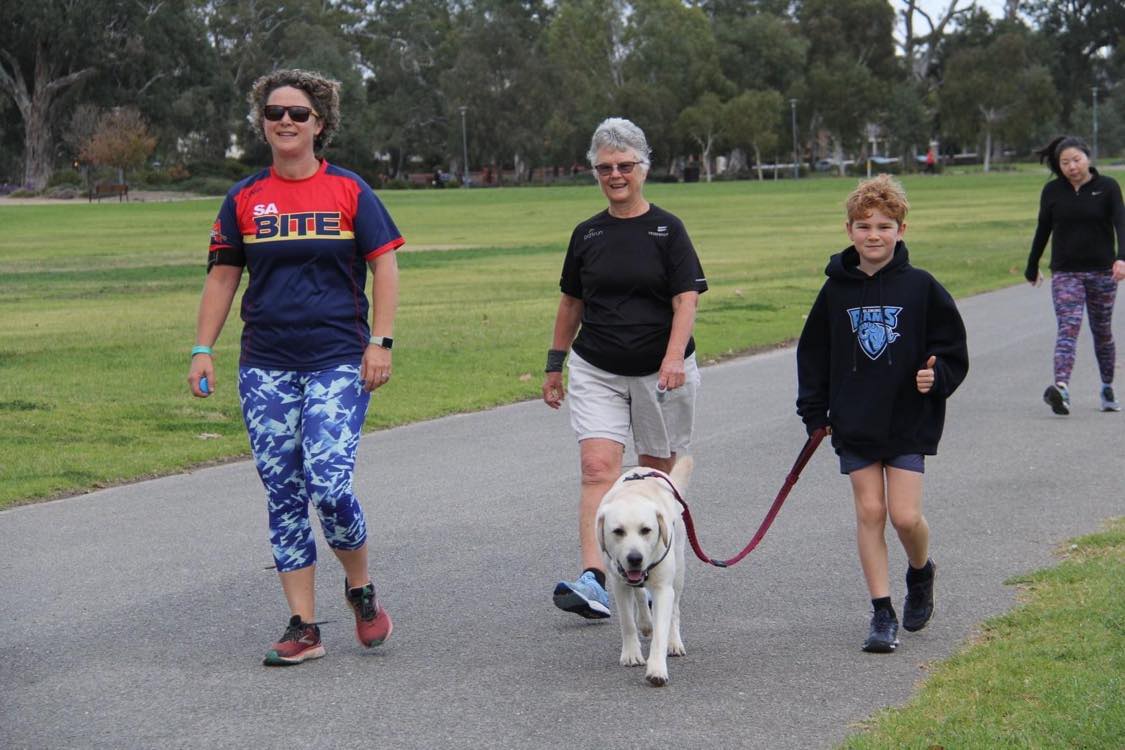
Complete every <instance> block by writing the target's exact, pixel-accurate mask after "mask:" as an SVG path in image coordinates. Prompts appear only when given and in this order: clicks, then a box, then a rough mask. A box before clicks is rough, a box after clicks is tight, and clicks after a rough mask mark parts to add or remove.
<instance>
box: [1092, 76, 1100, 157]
mask: <svg viewBox="0 0 1125 750" xmlns="http://www.w3.org/2000/svg"><path fill="white" fill-rule="evenodd" d="M1090 93H1091V94H1093V95H1094V161H1097V160H1098V87H1097V86H1091V87H1090Z"/></svg>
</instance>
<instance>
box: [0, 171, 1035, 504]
mask: <svg viewBox="0 0 1125 750" xmlns="http://www.w3.org/2000/svg"><path fill="white" fill-rule="evenodd" d="M1043 181H1044V177H1043V175H1042V174H1040V173H1002V174H993V175H963V176H942V177H940V178H932V177H931V178H925V177H914V178H909V177H908V178H906V179H905V184H906V187H907V190H908V192H909V194H910V199H911V202H912V204H913V207H914V208H913V211H912V213H911V215H910V217H909V218H908V225H909V229H908V232H907V241H908V243H909V244H910V248H911V253H912V258H913V259H914V261H915V262H916V263H917V264H918V265H921V266H923V267H925V268H927V269H929V270H930V271H932V272H933V273H934V274H935V275H936V276H937V277H938V278H939V279H940V280H941V281H942V282H943V283H945V284H946V286H947V287H948V288H949V289H950V291H952V292H953V293H954V294H955V295H956V296H964V295H968V294H973V293H976V292H981V291H985V290H988V289H994V288H997V287H1000V286H1004V285H1007V284H1012V283H1017V282H1019V281H1020V279H1021V276H1020V270H1021V269H1022V267H1023V264H1024V259H1025V257H1026V252H1027V246H1028V244H1029V241H1030V237H1031V233H1032V231H1033V223H1034V220H1035V212H1036V206H1037V199H1038V193H1039V190H1040V188H1041V186H1042V184H1043ZM854 184H855V180H854V179H853V178H847V179H831V178H824V179H815V180H802V181H800V182H793V181H782V182H779V183H768V182H767V183H756V182H723V183H714V184H711V185H707V184H697V185H658V184H652V185H649V186H648V188H647V191H646V193H647V195H648V197H649V198H650V199H652V200H653V201H654V202H656V203H658V204H660V205H662V206H664V207H665V208H667V209H669V210H671V211H672V212H674V213H676V214H678V215H679V216H680V217H681V218H682V219H683V220H684V221H685V223H686V225H687V227H688V230H689V232H690V233H691V236H692V238H693V240H694V242H695V244H696V247H697V248H698V250H699V253H700V256H701V258H702V261H703V264H704V268H705V270H706V272H707V276H708V279H709V282H710V286H711V290H710V291H709V292H708V293H707V294H705V295H704V296H703V298H702V301H701V306H700V310H699V316H698V325H697V329H696V339H697V341H698V343H699V349H700V352H701V354H702V357H703V359H705V360H707V359H715V358H720V357H723V356H728V355H731V354H735V353H739V352H744V351H747V350H750V349H754V348H758V347H763V346H768V345H772V344H776V343H778V342H782V341H785V340H788V339H792V338H793V337H795V336H796V335H797V334H798V333H799V332H800V327H801V324H802V316H803V315H804V313H805V312H807V310H808V307H809V305H810V304H811V302H812V299H813V297H814V295H815V293H816V290H817V289H818V288H819V286H820V284H821V283H822V281H823V268H824V265H825V262H826V260H827V257H828V255H829V254H830V253H831V252H835V251H837V250H839V249H841V248H842V247H844V246H845V245H846V244H847V239H846V236H845V235H844V232H843V228H842V227H843V220H844V219H843V208H842V205H843V201H844V199H845V197H846V195H847V194H848V192H849V191H850V190H851V188H852V187H853V186H854ZM382 197H383V199H384V201H385V202H386V204H387V205H388V207H389V209H390V211H391V213H392V215H393V216H394V217H395V219H396V221H397V222H398V224H399V227H400V228H401V229H402V231H403V234H404V235H405V236H406V238H407V241H408V247H409V248H415V249H416V250H415V251H414V252H403V253H400V255H399V263H400V266H401V269H402V274H401V303H400V310H399V315H398V318H397V321H396V330H395V338H396V342H397V345H396V349H395V378H394V381H393V382H392V383H391V384H390V385H389V386H388V387H387V388H385V389H383V390H380V391H379V392H378V393H377V395H376V398H375V400H374V402H373V408H372V409H371V412H370V415H369V417H368V428H369V429H371V428H375V429H377V428H384V427H388V426H391V425H398V424H403V423H407V422H412V421H417V420H421V419H427V418H432V417H436V416H440V415H443V414H449V413H453V412H462V411H469V410H475V409H482V408H487V407H490V406H494V405H497V404H503V403H510V402H513V401H518V400H522V399H529V398H535V397H537V395H538V391H539V386H540V379H541V377H542V374H541V371H542V364H543V358H544V351H545V350H546V348H547V345H548V343H549V339H550V332H551V326H552V321H553V319H554V313H555V309H556V306H557V302H558V278H559V271H560V268H561V263H562V256H563V252H564V250H565V247H566V243H567V241H568V239H569V236H570V231H571V229H572V228H573V226H574V225H575V224H576V223H577V222H579V221H580V220H582V219H584V218H586V217H588V216H590V215H592V214H593V213H595V212H597V211H599V210H601V209H602V208H603V207H604V199H603V198H602V196H601V193H600V192H599V191H598V189H597V188H596V187H595V186H594V185H593V184H591V185H589V186H587V187H561V188H523V189H517V188H503V189H498V190H444V191H401V192H393V191H389V192H386V193H383V195H382ZM218 205H219V201H218V200H217V199H213V200H197V201H185V202H179V203H151V204H144V203H127V204H119V203H108V204H100V205H90V204H82V203H77V204H74V205H50V206H2V207H0V226H2V227H3V232H0V507H4V506H7V505H11V504H14V503H20V502H28V501H32V500H35V499H41V498H48V497H53V496H58V495H60V494H66V493H73V492H81V491H85V490H88V489H91V488H96V487H101V486H105V485H108V484H112V483H117V482H121V481H129V480H133V479H137V478H140V477H146V476H150V475H154V474H163V473H168V472H172V471H177V470H182V469H185V468H188V467H191V466H193V465H198V464H200V463H202V462H208V461H213V460H222V459H226V458H230V457H233V456H242V455H246V453H247V444H246V437H245V434H244V430H243V427H242V423H241V417H240V415H239V412H238V404H237V398H236V394H235V392H234V388H233V387H232V386H233V381H232V378H233V374H234V371H235V367H236V363H237V349H238V339H239V334H240V330H241V324H240V321H239V320H238V317H237V314H233V315H232V317H231V320H230V321H229V322H228V324H227V327H226V330H225V331H224V332H223V336H222V338H221V339H220V341H219V343H218V346H217V365H218V375H217V378H216V381H217V382H216V383H215V384H214V385H215V390H216V393H215V396H214V397H212V398H210V399H207V400H205V401H204V400H197V399H194V398H191V397H190V396H189V394H188V391H187V388H186V385H185V382H184V381H185V377H186V374H187V360H188V350H189V349H190V347H191V345H192V343H193V336H194V329H195V313H196V307H197V304H198V300H199V294H200V290H201V286H202V282H203V266H204V260H205V256H206V245H207V237H208V232H209V230H210V227H211V223H212V221H213V219H214V215H215V213H216V211H217V209H218ZM427 248H429V249H427ZM437 248H441V249H437ZM449 248H456V249H452V250H451V249H449Z"/></svg>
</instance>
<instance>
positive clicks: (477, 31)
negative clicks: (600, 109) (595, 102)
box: [441, 0, 555, 181]
mask: <svg viewBox="0 0 1125 750" xmlns="http://www.w3.org/2000/svg"><path fill="white" fill-rule="evenodd" d="M553 7H554V3H550V2H547V1H546V0H477V1H476V2H474V3H472V4H471V5H470V4H465V5H464V6H462V7H461V8H459V9H458V10H457V12H456V13H455V15H454V26H455V31H454V33H455V35H456V37H457V42H456V44H457V51H456V57H455V59H454V61H453V65H452V66H451V67H450V68H449V69H448V70H446V71H444V73H443V74H442V75H441V88H442V91H443V92H444V99H445V105H446V114H447V116H448V117H449V118H450V120H454V119H455V118H457V117H458V115H459V113H460V108H461V107H466V108H467V109H466V110H465V113H466V114H465V116H466V120H467V122H468V127H467V130H468V134H467V135H468V138H467V140H468V144H469V152H470V160H471V161H475V162H476V163H477V164H479V165H485V166H490V167H491V166H495V167H502V166H503V165H505V164H512V165H513V166H514V167H515V171H516V179H517V180H520V181H522V180H525V179H526V178H527V176H528V175H529V173H530V168H531V166H533V163H534V162H539V163H542V161H543V158H544V153H545V149H546V148H547V147H548V144H547V142H546V136H545V132H546V122H547V119H548V117H549V115H548V114H547V113H548V112H549V111H550V102H551V99H552V97H553V93H554V88H555V86H554V80H555V79H554V74H553V71H552V70H551V67H550V65H549V62H548V55H547V51H546V42H547V33H546V32H547V29H548V28H549V26H550V22H551V16H552V12H553ZM449 136H450V138H449V145H450V146H451V151H452V152H453V153H457V151H458V149H457V148H456V146H459V145H461V138H460V136H461V134H460V133H459V132H456V131H453V130H452V129H451V132H450V134H449ZM474 156H475V158H474Z"/></svg>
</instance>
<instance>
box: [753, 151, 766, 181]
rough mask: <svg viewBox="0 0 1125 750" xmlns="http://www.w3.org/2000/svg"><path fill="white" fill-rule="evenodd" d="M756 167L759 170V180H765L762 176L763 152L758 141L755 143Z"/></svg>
mask: <svg viewBox="0 0 1125 750" xmlns="http://www.w3.org/2000/svg"><path fill="white" fill-rule="evenodd" d="M754 168H755V169H757V170H758V182H764V181H765V178H764V177H762V152H761V149H759V148H758V144H757V143H755V144H754Z"/></svg>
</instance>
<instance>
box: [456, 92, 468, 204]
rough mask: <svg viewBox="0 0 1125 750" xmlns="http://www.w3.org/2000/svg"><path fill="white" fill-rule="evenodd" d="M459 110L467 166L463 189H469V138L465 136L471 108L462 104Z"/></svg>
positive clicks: (463, 172) (463, 170) (463, 174)
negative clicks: (467, 114) (466, 115)
mask: <svg viewBox="0 0 1125 750" xmlns="http://www.w3.org/2000/svg"><path fill="white" fill-rule="evenodd" d="M457 109H458V111H460V112H461V148H462V150H463V152H464V156H465V164H464V166H463V167H462V168H461V187H463V188H467V187H468V186H469V137H468V136H467V135H466V134H465V112H467V111H468V109H469V108H468V107H466V106H465V105H463V104H462V105H461V106H460V107H458V108H457Z"/></svg>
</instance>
